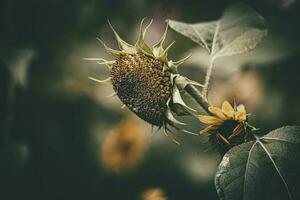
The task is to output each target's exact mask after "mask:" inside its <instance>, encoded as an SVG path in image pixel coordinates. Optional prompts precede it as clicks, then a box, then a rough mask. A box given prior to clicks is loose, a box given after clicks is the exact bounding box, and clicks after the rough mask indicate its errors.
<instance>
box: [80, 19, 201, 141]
mask: <svg viewBox="0 0 300 200" xmlns="http://www.w3.org/2000/svg"><path fill="white" fill-rule="evenodd" d="M151 23H152V20H151V21H150V23H149V25H147V26H146V27H145V28H144V29H143V24H144V19H143V20H142V21H141V24H140V30H139V36H138V39H137V42H136V43H135V45H131V44H128V43H127V42H125V41H124V40H123V39H121V37H120V36H119V34H118V33H117V32H116V31H115V29H114V28H113V26H112V25H111V24H110V23H109V26H110V28H111V29H112V32H113V33H114V36H115V38H116V40H117V42H118V46H119V50H114V49H111V48H109V47H108V46H107V45H106V44H104V42H103V41H102V40H101V39H99V38H97V39H98V40H99V41H100V42H101V43H102V44H103V46H104V48H105V49H106V50H107V52H109V53H110V54H111V55H112V56H113V57H114V58H115V59H114V60H112V61H107V60H105V59H102V58H86V60H94V61H97V62H98V64H101V65H102V64H104V65H106V66H107V67H108V69H109V70H110V77H108V78H107V79H105V80H98V79H95V78H93V77H90V79H91V80H94V81H97V82H100V83H108V84H112V85H113V89H114V95H117V96H118V97H119V99H120V100H121V101H122V102H123V104H124V105H123V106H124V107H125V106H126V107H128V108H129V110H131V111H132V112H134V113H135V114H136V115H137V116H139V117H140V118H141V119H143V120H145V121H146V122H148V123H150V124H152V125H154V126H158V127H159V128H161V127H163V130H164V133H165V134H166V135H167V136H171V138H172V139H173V140H174V141H175V142H176V137H175V135H174V133H173V132H172V130H171V129H170V128H175V129H177V130H181V131H184V132H186V133H191V132H189V131H186V130H184V129H182V128H180V127H178V125H185V124H184V123H182V122H180V121H178V120H177V119H176V118H175V117H174V114H176V115H181V114H190V113H194V112H196V111H195V110H194V109H192V108H190V107H188V106H187V105H186V104H185V102H184V100H183V98H182V92H181V91H182V90H183V89H184V88H185V87H186V86H187V85H188V84H191V85H197V86H202V85H201V84H199V83H197V82H195V81H192V80H190V79H188V78H186V77H184V76H181V75H180V74H178V66H179V65H181V64H183V63H184V61H185V60H187V59H188V58H189V57H190V56H187V57H185V58H183V59H181V60H179V61H172V60H168V58H167V55H168V51H169V49H170V47H171V46H172V45H173V44H174V42H172V43H171V44H170V45H168V46H167V47H166V48H163V43H164V41H165V38H166V35H167V30H168V26H167V27H166V29H165V31H164V33H163V35H162V37H161V39H160V40H159V42H158V43H157V44H155V45H154V46H153V47H150V46H148V44H146V42H145V39H144V38H145V34H146V31H147V29H148V28H149V26H150V25H151ZM169 133H170V135H169Z"/></svg>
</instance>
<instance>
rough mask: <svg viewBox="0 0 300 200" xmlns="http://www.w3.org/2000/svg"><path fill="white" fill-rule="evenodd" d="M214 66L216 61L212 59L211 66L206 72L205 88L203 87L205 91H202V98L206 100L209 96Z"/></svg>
mask: <svg viewBox="0 0 300 200" xmlns="http://www.w3.org/2000/svg"><path fill="white" fill-rule="evenodd" d="M213 66H214V59H212V58H211V60H210V63H209V66H208V68H207V71H206V75H205V82H204V86H203V90H202V96H203V97H204V98H205V99H207V95H208V89H209V81H210V77H211V72H212V68H213Z"/></svg>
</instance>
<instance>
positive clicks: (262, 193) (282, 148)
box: [215, 126, 300, 200]
mask: <svg viewBox="0 0 300 200" xmlns="http://www.w3.org/2000/svg"><path fill="white" fill-rule="evenodd" d="M215 185H216V189H217V192H218V195H219V197H220V198H221V199H230V200H235V199H239V200H240V199H300V191H299V188H298V189H297V187H298V186H299V185H300V127H298V126H286V127H283V128H279V129H276V130H274V131H272V132H270V133H268V134H267V135H265V136H263V137H262V138H258V139H257V140H256V141H252V142H247V143H244V144H241V145H239V146H236V147H233V148H232V149H230V150H229V151H228V152H227V153H226V154H225V156H224V157H223V159H222V161H221V163H220V165H219V167H218V171H217V173H216V177H215Z"/></svg>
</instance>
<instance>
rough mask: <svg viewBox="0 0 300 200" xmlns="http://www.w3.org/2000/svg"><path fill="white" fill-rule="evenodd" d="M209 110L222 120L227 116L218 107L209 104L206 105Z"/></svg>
mask: <svg viewBox="0 0 300 200" xmlns="http://www.w3.org/2000/svg"><path fill="white" fill-rule="evenodd" d="M208 110H209V112H211V113H212V114H213V115H215V116H216V117H218V118H220V119H222V120H226V119H227V117H226V116H225V115H224V113H223V111H222V110H221V109H220V108H218V107H214V106H210V107H208Z"/></svg>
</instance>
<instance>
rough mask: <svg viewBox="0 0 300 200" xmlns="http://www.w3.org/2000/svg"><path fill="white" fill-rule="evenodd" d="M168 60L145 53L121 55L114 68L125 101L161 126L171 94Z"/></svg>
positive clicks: (115, 84) (115, 82) (116, 86)
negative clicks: (166, 65)
mask: <svg viewBox="0 0 300 200" xmlns="http://www.w3.org/2000/svg"><path fill="white" fill-rule="evenodd" d="M163 66H164V63H163V62H162V61H160V60H157V59H154V58H152V57H149V56H147V55H145V54H143V53H137V54H133V55H130V54H126V55H121V56H119V57H118V58H117V59H116V62H115V63H114V64H113V66H112V69H111V77H112V84H113V87H114V90H115V92H116V93H117V95H118V96H119V98H120V99H121V101H122V102H123V103H124V104H125V105H126V106H127V107H128V108H129V109H130V110H131V111H133V112H134V113H136V114H137V115H138V116H139V117H140V118H142V119H144V120H145V121H147V122H149V123H151V124H153V125H157V126H161V125H162V122H163V118H164V113H165V111H166V109H167V105H166V103H167V101H168V99H169V98H170V95H171V81H170V72H167V71H165V72H163Z"/></svg>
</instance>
